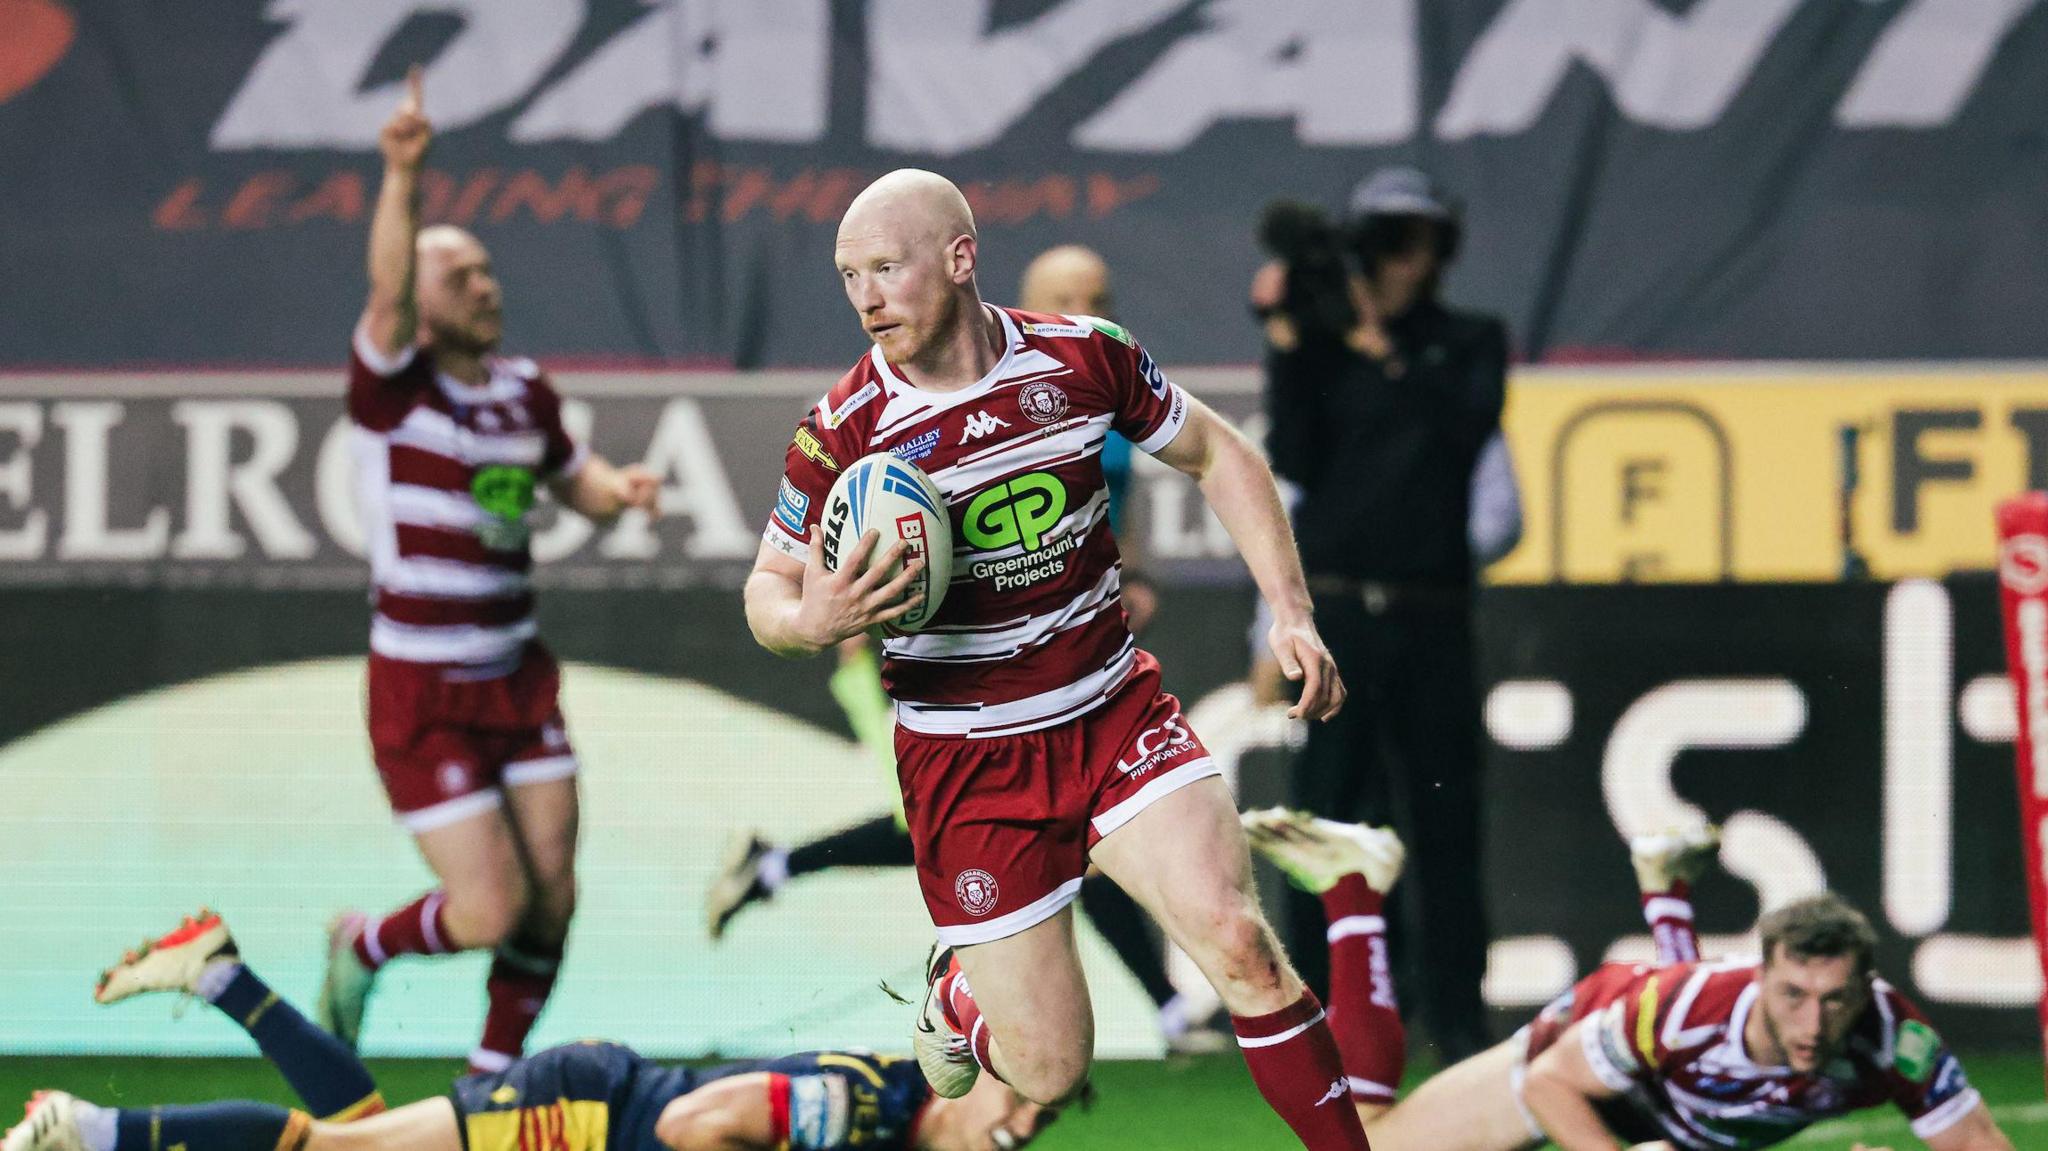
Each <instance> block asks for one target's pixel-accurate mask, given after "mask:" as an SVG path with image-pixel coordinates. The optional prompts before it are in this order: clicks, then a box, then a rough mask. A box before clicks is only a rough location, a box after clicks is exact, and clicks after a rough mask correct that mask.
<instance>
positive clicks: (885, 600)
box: [746, 524, 924, 656]
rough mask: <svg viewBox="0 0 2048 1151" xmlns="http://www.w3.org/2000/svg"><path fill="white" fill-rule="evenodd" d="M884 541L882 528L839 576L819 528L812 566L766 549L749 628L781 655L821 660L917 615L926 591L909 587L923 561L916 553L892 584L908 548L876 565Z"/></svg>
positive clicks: (757, 565)
mask: <svg viewBox="0 0 2048 1151" xmlns="http://www.w3.org/2000/svg"><path fill="white" fill-rule="evenodd" d="M881 538H882V533H880V532H877V531H869V532H867V533H866V534H865V535H863V536H861V537H860V540H859V542H857V543H855V544H854V546H853V551H852V553H851V554H850V555H848V556H847V557H846V562H845V563H844V564H842V565H840V568H839V570H838V571H826V570H825V537H824V534H823V533H822V532H821V531H820V530H819V528H818V527H817V525H815V524H813V525H812V526H811V532H810V540H811V552H810V561H809V562H808V563H799V562H798V561H797V560H796V559H794V558H793V557H790V556H786V555H784V554H782V553H781V552H779V551H777V550H775V549H774V548H772V547H769V546H768V545H767V544H765V543H764V544H762V545H761V551H760V553H759V554H758V555H757V556H755V557H754V572H753V574H752V575H750V576H748V577H747V587H746V604H747V627H748V628H749V629H750V630H752V631H753V633H754V641H755V642H756V643H759V644H760V645H761V646H762V647H765V648H767V649H768V650H769V651H772V652H774V653H775V654H776V655H780V656H807V655H817V654H818V653H819V652H821V651H824V650H825V649H826V648H830V647H837V646H838V645H839V643H840V641H842V640H846V639H850V638H852V637H853V636H856V635H859V634H861V633H862V632H864V631H867V630H868V629H869V628H872V627H875V626H877V625H880V624H885V623H891V622H893V621H895V620H899V619H902V618H903V617H904V616H906V615H908V614H910V612H912V611H913V610H915V609H916V608H917V606H918V605H919V604H921V603H923V602H924V593H923V592H916V593H912V592H911V591H910V585H911V581H913V580H915V579H916V578H917V573H918V570H919V569H921V568H922V567H923V566H924V560H923V558H922V557H920V556H911V557H910V558H909V559H908V560H907V561H905V562H904V564H903V570H902V571H901V572H900V573H898V574H897V576H896V578H895V579H888V580H885V579H884V577H885V576H887V575H888V573H889V569H890V568H891V567H892V566H893V565H894V564H895V563H896V560H897V559H898V558H900V557H901V556H902V554H903V544H902V543H901V542H900V541H899V542H897V543H892V544H890V545H889V546H888V547H887V548H885V549H884V550H883V551H882V553H881V555H880V556H879V557H877V558H876V560H875V562H873V563H869V562H868V557H869V556H871V555H874V552H875V546H876V544H877V543H878V542H879V541H880V540H881Z"/></svg>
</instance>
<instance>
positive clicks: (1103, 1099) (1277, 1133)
mask: <svg viewBox="0 0 2048 1151" xmlns="http://www.w3.org/2000/svg"><path fill="white" fill-rule="evenodd" d="M1964 1065H1965V1066H1966V1067H1967V1068H1968V1070H1969V1072H1970V1077H1971V1079H1972V1080H1973V1081H1974V1082H1975V1083H1976V1084H1977V1087H1978V1089H1979V1090H1981V1091H1982V1092H1983V1093H1984V1097H1985V1098H1986V1099H1987V1100H1988V1101H1989V1102H1990V1104H1991V1106H1992V1107H1993V1109H1994V1111H1995V1113H1996V1114H1997V1115H1998V1118H1999V1121H2000V1123H2001V1124H2003V1126H2004V1127H2005V1130H2006V1132H2007V1133H2008V1134H2009V1135H2011V1136H2012V1140H2013V1144H2014V1146H2015V1147H2017V1148H2019V1149H2020V1151H2027V1149H2029V1148H2048V1103H2044V1102H2043V1101H2042V1079H2041V1061H2040V1059H2038V1058H2035V1057H2032V1056H2021V1055H1978V1056H1976V1057H1974V1058H1970V1057H1966V1058H1965V1059H1964ZM371 1067H372V1070H374V1071H375V1073H376V1075H377V1081H378V1084H379V1086H380V1087H381V1088H382V1089H383V1092H384V1096H385V1098H387V1099H389V1100H390V1101H391V1102H392V1103H394V1104H397V1103H401V1102H408V1101H411V1100H414V1099H420V1098H425V1097H427V1096H430V1095H435V1094H439V1093H441V1092H443V1091H445V1090H446V1089H447V1086H448V1083H449V1081H450V1080H451V1079H452V1078H453V1077H454V1075H455V1074H456V1073H457V1072H458V1071H459V1070H460V1066H459V1064H457V1063H454V1062H441V1061H435V1060H373V1061H372V1063H371ZM1095 1081H1096V1085H1097V1087H1098V1089H1099V1095H1100V1097H1099V1101H1098V1102H1097V1103H1096V1105H1095V1107H1094V1109H1093V1110H1092V1111H1090V1112H1089V1113H1087V1114H1079V1113H1076V1114H1073V1115H1070V1116H1068V1117H1066V1118H1063V1119H1062V1120H1061V1121H1060V1122H1059V1123H1058V1124H1057V1125H1056V1126H1055V1127H1054V1128H1053V1129H1052V1130H1051V1131H1050V1132H1048V1133H1047V1135H1046V1137H1045V1138H1044V1139H1043V1140H1042V1141H1041V1142H1040V1143H1038V1144H1036V1145H1035V1146H1038V1147H1043V1148H1044V1149H1045V1151H1111V1149H1115V1151H1152V1149H1157V1151H1169V1149H1171V1151H1197V1149H1202V1151H1206V1149H1209V1148H1218V1149H1223V1148H1227V1149H1230V1151H1284V1149H1286V1148H1291V1147H1296V1146H1298V1145H1297V1144H1295V1143H1294V1142H1293V1141H1292V1140H1291V1139H1290V1138H1289V1136H1288V1133H1287V1129H1286V1128H1285V1127H1283V1126H1281V1124H1280V1121H1279V1120H1278V1119H1275V1118H1274V1117H1273V1115H1272V1113H1270V1112H1268V1111H1267V1110H1266V1108H1265V1106H1264V1104H1263V1103H1261V1102H1260V1100H1259V1096H1258V1092H1257V1091H1256V1090H1254V1089H1253V1087H1252V1084H1251V1080H1250V1079H1249V1078H1247V1077H1246V1075H1245V1072H1244V1065H1243V1063H1241V1062H1240V1061H1239V1060H1238V1059H1237V1058H1236V1057H1235V1056H1218V1057H1214V1058H1204V1059H1191V1060H1173V1061H1169V1062H1166V1063H1104V1064H1102V1065H1100V1066H1099V1067H1098V1068H1097V1069H1096V1075H1095ZM37 1087H56V1088H61V1089H63V1090H66V1091H70V1092H72V1093H73V1094H76V1095H79V1096H82V1097H84V1098H87V1099H91V1100H93V1101H94V1102H98V1103H110V1104H114V1105H117V1106H122V1105H125V1106H142V1105H147V1104H150V1103H195V1102H202V1101H205V1100H211V1099H226V1098H251V1099H262V1100H267V1101H271V1102H277V1103H289V1102H291V1096H290V1093H289V1092H288V1091H287V1090H286V1089H285V1086H284V1083H283V1082H282V1081H281V1080H279V1079H278V1077H277V1075H276V1074H275V1073H274V1072H272V1071H271V1070H270V1068H269V1067H267V1066H265V1065H264V1064H263V1063H261V1062H259V1061H257V1060H254V1059H146V1058H62V1059H56V1058H41V1057H39V1058H19V1057H16V1058H0V1106H4V1107H6V1108H7V1109H8V1110H7V1114H9V1115H12V1114H15V1112H13V1110H12V1109H13V1107H14V1106H15V1104H14V1103H13V1102H11V1100H18V1099H26V1098H27V1097H28V1093H29V1091H30V1090H31V1089H33V1088H37ZM1858 1142H1861V1143H1864V1144H1866V1145H1868V1146H1870V1147H1873V1148H1875V1147H1891V1148H1894V1149H1895V1151H1906V1149H1907V1148H1909V1147H1917V1146H1919V1145H1920V1144H1919V1141H1918V1140H1916V1139H1914V1138H1913V1137H1912V1136H1911V1135H1910V1134H1908V1133H1907V1131H1906V1125H1905V1123H1904V1122H1903V1121H1901V1120H1900V1119H1898V1118H1897V1117H1896V1114H1895V1113H1887V1112H1884V1111H1868V1112H1864V1113H1862V1114H1860V1115H1857V1116H1855V1117H1852V1118H1849V1119H1844V1120H1839V1121H1837V1122H1834V1123H1830V1124H1826V1125H1823V1126H1821V1127H1816V1128H1814V1129H1812V1130H1810V1131H1808V1132H1806V1133H1805V1134H1803V1135H1801V1136H1800V1137H1799V1138H1798V1139H1796V1140H1794V1141H1793V1142H1792V1143H1790V1144H1788V1145H1787V1146H1791V1147H1796V1148H1799V1149H1800V1151H1849V1149H1850V1148H1851V1147H1852V1146H1853V1145H1854V1144H1856V1143H1858Z"/></svg>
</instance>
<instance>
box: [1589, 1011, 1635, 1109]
mask: <svg viewBox="0 0 2048 1151" xmlns="http://www.w3.org/2000/svg"><path fill="white" fill-rule="evenodd" d="M1606 1014H1607V1013H1606V1012H1604V1011H1603V1012H1601V1013H1600V1014H1598V1015H1589V1016H1587V1017H1586V1018H1584V1019H1581V1020H1580V1021H1579V1048H1580V1050H1582V1051H1584V1052H1585V1054H1586V1063H1587V1065H1588V1066H1590V1067H1592V1069H1593V1074H1594V1075H1595V1076H1596V1077H1598V1078H1599V1080H1600V1082H1601V1083H1603V1084H1606V1086H1607V1087H1608V1089H1609V1090H1612V1091H1627V1090H1628V1089H1629V1088H1631V1087H1633V1086H1635V1080H1633V1079H1630V1078H1629V1076H1628V1072H1626V1071H1623V1070H1622V1069H1621V1068H1619V1067H1616V1066H1615V1065H1614V1060H1612V1059H1609V1058H1608V1057H1607V1045H1606V1044H1605V1043H1602V1042H1601V1041H1600V1029H1601V1027H1602V1026H1603V1024H1604V1023H1605V1021H1606Z"/></svg>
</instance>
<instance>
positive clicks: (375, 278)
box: [362, 64, 434, 356]
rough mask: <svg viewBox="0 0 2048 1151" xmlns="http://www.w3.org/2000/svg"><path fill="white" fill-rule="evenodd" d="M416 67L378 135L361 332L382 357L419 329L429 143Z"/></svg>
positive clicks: (431, 131) (398, 349) (430, 131)
mask: <svg viewBox="0 0 2048 1151" xmlns="http://www.w3.org/2000/svg"><path fill="white" fill-rule="evenodd" d="M424 105H425V95H424V93H423V91H422V82H421V77H420V68H419V65H417V64H415V65H413V68H412V71H411V72H409V73H407V75H406V78H405V98H404V99H403V100H401V101H399V104H398V110H397V111H395V112H393V113H392V114H391V119H389V120H387V121H385V123H384V129H383V131H382V132H380V133H379V134H378V136H377V146H378V147H379V148H380V149H381V150H382V151H383V153H384V184H383V186H382V187H381V188H380V189H379V190H378V192H377V210H376V214H375V215H373V216H371V217H370V298H369V301H368V302H367V303H365V304H364V305H363V319H362V326H363V331H364V332H365V333H366V334H367V335H368V336H369V339H370V342H371V343H372V344H374V345H375V346H376V349H377V350H378V351H379V352H381V353H383V354H384V355H386V356H396V355H398V354H399V353H400V352H403V351H404V350H405V349H406V348H408V347H410V346H411V344H412V340H413V335H414V333H415V332H416V331H417V330H418V328H419V312H418V308H417V306H416V305H415V303H414V301H413V261H414V255H413V244H414V242H415V240H416V239H417V237H418V235H419V230H420V180H419V177H420V165H421V163H422V162H424V161H425V160H426V157H427V145H429V144H430V143H432V142H433V138H434V129H433V125H432V124H430V123H429V122H428V121H427V114H426V111H425V107H424Z"/></svg>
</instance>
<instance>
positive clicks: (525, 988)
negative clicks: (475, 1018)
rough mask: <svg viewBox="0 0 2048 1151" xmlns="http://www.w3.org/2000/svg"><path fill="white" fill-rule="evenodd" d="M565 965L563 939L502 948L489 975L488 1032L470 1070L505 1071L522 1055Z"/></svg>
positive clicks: (471, 1060)
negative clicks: (545, 945)
mask: <svg viewBox="0 0 2048 1151" xmlns="http://www.w3.org/2000/svg"><path fill="white" fill-rule="evenodd" d="M561 966H562V949H561V945H560V944H557V945H555V946H554V947H552V948H548V949H541V948H536V947H525V948H520V947H514V946H513V945H511V944H509V943H508V944H504V945H502V946H500V947H499V948H498V950H497V954H496V955H495V956H493V957H492V959H491V974H490V976H489V977H488V978H486V979H485V980H484V991H485V993H486V994H487V995H489V996H490V1002H491V1006H490V1010H489V1011H488V1012H487V1013H486V1014H485V1015H484V1037H483V1039H482V1040H480V1041H479V1042H478V1043H477V1046H476V1050H474V1051H472V1052H470V1053H469V1069H470V1071H472V1072H477V1071H491V1072H497V1071H503V1070H505V1069H506V1068H507V1067H510V1066H512V1064H513V1063H514V1062H515V1061H517V1060H518V1058H519V1056H520V1053H521V1052H522V1051H524V1050H525V1047H526V1036H527V1034H528V1033H529V1032H531V1031H532V1030H533V1024H534V1021H536V1020H538V1019H539V1018H540V1013H541V1009H542V1008H543V1007H546V1006H547V1003H548V994H549V993H550V992H552V991H553V990H554V989H555V976H556V973H557V972H559V971H560V970H561Z"/></svg>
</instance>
